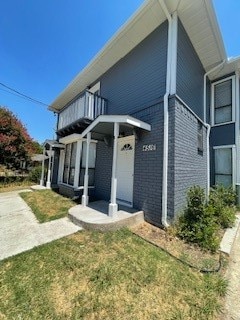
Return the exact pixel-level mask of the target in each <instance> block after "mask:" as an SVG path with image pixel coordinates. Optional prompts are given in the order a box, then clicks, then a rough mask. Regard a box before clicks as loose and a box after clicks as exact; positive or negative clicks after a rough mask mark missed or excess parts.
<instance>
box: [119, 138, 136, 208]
mask: <svg viewBox="0 0 240 320" xmlns="http://www.w3.org/2000/svg"><path fill="white" fill-rule="evenodd" d="M121 142H123V144H125V143H126V142H129V143H132V145H133V172H132V176H133V183H132V186H131V187H132V188H131V201H127V200H126V201H125V200H124V199H119V198H118V192H117V193H116V202H117V203H118V204H122V205H125V206H126V207H130V208H132V207H133V185H134V159H135V143H136V140H135V136H134V135H132V136H127V137H119V138H118V148H119V143H121ZM118 151H119V149H118ZM120 152H121V151H120ZM117 163H118V165H119V152H118V155H117ZM125 164H126V165H128V164H127V163H125ZM116 176H119V175H118V168H116ZM117 189H118V190H119V183H118V184H117ZM129 192H130V190H129Z"/></svg>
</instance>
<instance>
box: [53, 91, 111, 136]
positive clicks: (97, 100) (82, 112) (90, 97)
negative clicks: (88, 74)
mask: <svg viewBox="0 0 240 320" xmlns="http://www.w3.org/2000/svg"><path fill="white" fill-rule="evenodd" d="M106 111H107V100H106V99H104V98H102V97H100V96H98V95H96V94H93V93H91V92H89V91H87V90H86V91H85V92H84V93H83V94H82V95H80V96H79V97H78V98H77V99H76V100H75V101H73V102H72V103H71V104H70V105H68V106H67V107H66V108H64V109H63V110H62V111H61V112H60V113H59V118H58V127H57V131H58V132H59V131H62V129H65V128H69V126H71V125H74V124H77V125H80V124H84V123H85V124H86V123H89V122H90V121H93V120H94V119H96V118H97V117H98V116H100V115H103V114H106Z"/></svg>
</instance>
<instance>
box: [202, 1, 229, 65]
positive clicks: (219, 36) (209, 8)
mask: <svg viewBox="0 0 240 320" xmlns="http://www.w3.org/2000/svg"><path fill="white" fill-rule="evenodd" d="M204 3H205V6H206V8H207V12H208V14H209V21H210V23H211V24H212V28H213V34H214V36H215V38H216V42H217V44H218V50H219V52H220V55H221V58H222V61H223V60H225V59H227V53H226V49H225V45H224V42H223V37H222V33H221V30H220V28H219V23H218V19H217V16H216V12H215V9H214V6H213V3H212V0H204Z"/></svg>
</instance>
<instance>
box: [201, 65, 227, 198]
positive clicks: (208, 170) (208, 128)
mask: <svg viewBox="0 0 240 320" xmlns="http://www.w3.org/2000/svg"><path fill="white" fill-rule="evenodd" d="M225 62H226V60H225V59H224V60H223V61H222V62H221V63H220V64H218V65H217V66H216V67H214V68H212V69H211V70H209V71H208V72H206V73H205V74H204V77H203V81H204V83H203V113H204V114H203V119H204V125H205V126H206V127H207V196H208V195H209V192H210V132H211V126H210V125H209V124H208V123H207V76H208V75H209V74H210V73H212V72H214V71H216V70H217V69H219V68H220V67H222V66H223V65H224V63H225Z"/></svg>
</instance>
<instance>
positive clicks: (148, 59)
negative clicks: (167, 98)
mask: <svg viewBox="0 0 240 320" xmlns="http://www.w3.org/2000/svg"><path fill="white" fill-rule="evenodd" d="M167 27H168V26H167V22H165V23H163V24H162V25H161V26H159V27H158V28H157V29H156V30H155V31H153V32H152V33H151V34H150V35H149V36H148V37H147V38H146V39H144V40H143V41H142V42H141V43H140V44H139V45H138V46H137V47H135V48H134V49H133V50H132V51H131V52H130V53H129V54H128V55H126V56H125V57H124V58H123V59H122V60H120V61H119V62H118V63H117V64H116V65H114V66H113V67H112V68H111V69H110V70H109V71H107V72H106V73H105V74H104V75H103V76H102V77H101V79H100V81H101V96H103V97H104V98H106V99H107V100H108V114H130V113H132V112H135V111H137V110H139V109H141V108H142V107H143V106H148V105H149V102H150V101H154V100H156V99H158V98H160V97H161V96H162V95H163V94H164V93H165V78H166V64H167V63H166V62H167Z"/></svg>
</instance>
